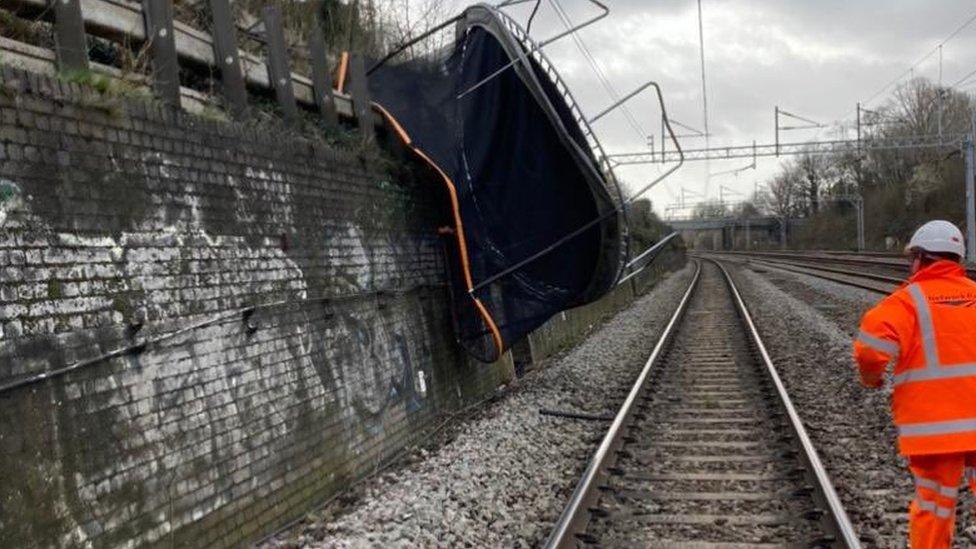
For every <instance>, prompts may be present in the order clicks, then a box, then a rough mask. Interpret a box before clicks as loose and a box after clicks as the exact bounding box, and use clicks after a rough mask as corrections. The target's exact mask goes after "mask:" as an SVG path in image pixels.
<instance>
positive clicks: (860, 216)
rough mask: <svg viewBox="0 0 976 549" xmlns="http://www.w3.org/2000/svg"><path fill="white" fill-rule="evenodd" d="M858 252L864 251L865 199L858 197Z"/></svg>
mask: <svg viewBox="0 0 976 549" xmlns="http://www.w3.org/2000/svg"><path fill="white" fill-rule="evenodd" d="M855 206H856V208H855V209H856V210H857V251H859V252H863V251H864V199H863V198H861V197H860V196H858V197H857V203H856V204H855Z"/></svg>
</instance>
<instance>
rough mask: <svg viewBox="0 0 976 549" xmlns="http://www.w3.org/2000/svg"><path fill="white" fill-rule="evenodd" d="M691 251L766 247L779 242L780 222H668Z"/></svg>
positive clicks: (730, 219)
mask: <svg viewBox="0 0 976 549" xmlns="http://www.w3.org/2000/svg"><path fill="white" fill-rule="evenodd" d="M665 223H667V224H668V225H670V226H671V228H672V229H674V230H675V231H677V232H678V233H680V234H681V236H682V238H684V241H685V242H686V243H688V246H689V247H690V248H694V249H702V250H734V249H740V250H743V249H750V248H761V247H765V248H769V247H773V246H775V245H776V244H778V243H779V242H780V238H781V234H782V227H783V221H782V220H781V219H780V218H778V217H774V216H768V215H763V216H745V217H742V216H725V217H706V218H697V219H669V220H666V221H665Z"/></svg>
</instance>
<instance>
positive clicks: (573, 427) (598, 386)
mask: <svg viewBox="0 0 976 549" xmlns="http://www.w3.org/2000/svg"><path fill="white" fill-rule="evenodd" d="M693 272H694V268H693V267H692V266H691V265H689V266H687V267H686V268H685V269H683V270H681V271H679V272H678V273H675V274H672V275H671V276H669V277H667V278H666V279H664V280H663V281H662V282H661V283H659V284H658V286H657V287H656V288H654V289H653V290H652V291H650V292H649V293H648V294H647V295H645V296H643V297H642V298H640V299H639V300H637V301H636V302H635V303H634V304H633V305H631V306H630V307H629V308H627V309H626V310H624V311H622V312H620V313H618V314H617V315H616V316H614V317H613V318H612V319H610V320H609V321H607V322H606V323H605V324H604V325H602V326H600V327H598V328H597V329H596V330H594V332H593V333H592V334H590V335H589V336H588V337H587V338H586V340H585V341H584V342H583V343H581V344H580V345H579V346H577V347H576V348H574V349H572V350H571V351H569V352H568V353H566V354H564V355H563V356H561V357H556V358H554V359H550V360H548V361H546V362H545V363H543V364H542V365H541V367H540V369H539V370H537V371H535V372H532V373H530V374H529V375H527V376H526V377H525V378H523V379H522V380H520V382H519V384H518V386H517V387H516V388H515V389H514V390H513V391H512V392H511V393H510V394H508V395H507V396H506V397H504V398H502V399H500V400H499V401H497V402H493V403H491V404H489V405H487V406H486V408H485V409H484V410H482V411H480V412H479V413H477V414H476V415H475V417H473V418H471V419H469V420H465V421H464V422H463V423H462V424H461V425H460V426H459V427H457V428H456V436H455V437H454V438H453V440H451V441H450V442H448V443H446V444H444V445H443V446H441V447H439V448H436V449H434V450H433V451H431V452H430V453H429V454H426V453H425V455H424V457H425V459H422V460H419V461H417V462H415V463H413V464H411V465H408V466H405V467H402V468H400V469H398V470H394V471H390V472H387V473H385V474H383V475H380V476H378V477H376V478H373V479H370V480H368V481H366V482H365V483H364V485H363V487H362V488H361V489H360V490H359V492H360V493H361V494H362V496H361V497H359V498H356V500H355V501H353V502H350V503H347V504H341V505H333V506H332V507H330V508H327V509H325V510H322V511H319V512H317V513H315V514H313V515H311V516H310V517H309V519H308V520H307V521H306V522H305V523H303V524H302V525H300V526H299V527H296V528H295V529H293V530H292V531H291V532H288V533H286V534H283V535H281V536H279V537H277V538H276V539H274V540H272V541H270V542H268V546H272V547H274V546H278V547H282V546H289V547H294V546H300V547H372V546H381V547H418V546H423V547H486V546H491V547H532V546H536V545H539V544H540V543H541V542H542V541H543V540H544V539H545V538H546V536H548V534H549V529H550V528H551V527H552V525H553V523H554V522H555V520H556V519H557V518H558V516H559V514H560V512H561V511H562V508H563V506H564V505H565V503H566V501H567V500H568V498H569V496H570V494H571V493H572V490H573V488H574V487H575V484H576V482H577V480H578V477H579V475H580V474H581V473H582V470H583V468H584V467H585V465H586V462H587V460H588V458H589V456H590V454H591V453H592V451H593V450H594V448H595V447H596V444H598V442H599V440H600V438H601V436H602V433H603V432H604V431H605V429H606V427H607V423H606V422H605V421H584V420H574V419H566V418H558V417H551V416H544V415H540V414H539V410H540V409H553V410H565V411H577V412H583V413H588V414H596V415H613V414H614V413H615V412H616V409H617V407H618V406H619V404H620V402H621V401H622V400H623V397H624V394H625V390H626V389H627V388H629V385H630V383H631V382H632V381H633V379H634V377H635V376H636V374H637V372H638V371H639V370H640V368H641V367H642V366H643V364H644V362H645V361H646V359H647V356H648V355H649V354H650V352H651V349H652V348H653V345H654V343H655V342H656V339H657V335H658V334H659V333H660V331H661V330H662V329H663V326H664V324H665V323H666V322H667V320H668V318H669V317H670V315H671V313H672V312H673V310H674V308H675V307H676V306H677V303H678V301H679V300H680V298H681V295H682V294H683V292H684V291H685V289H686V288H687V285H688V284H689V282H690V281H691V275H692V274H693Z"/></svg>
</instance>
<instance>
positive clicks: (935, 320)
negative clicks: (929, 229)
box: [854, 261, 976, 455]
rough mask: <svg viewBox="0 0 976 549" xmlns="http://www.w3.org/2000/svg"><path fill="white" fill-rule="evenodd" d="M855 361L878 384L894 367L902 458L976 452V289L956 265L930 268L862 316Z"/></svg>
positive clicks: (938, 263) (894, 400)
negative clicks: (892, 364) (891, 367)
mask: <svg viewBox="0 0 976 549" xmlns="http://www.w3.org/2000/svg"><path fill="white" fill-rule="evenodd" d="M854 358H855V360H857V363H858V367H859V368H860V371H861V378H862V379H864V380H878V382H879V383H880V379H881V376H882V375H883V374H884V371H885V368H886V367H887V365H888V363H889V362H894V363H895V370H894V394H893V395H892V398H891V407H892V412H893V414H894V419H895V425H896V426H897V427H898V445H899V449H900V451H901V453H902V454H903V455H920V454H945V453H952V452H968V451H974V450H976V282H974V281H972V280H970V279H969V278H967V277H966V271H965V269H964V268H963V267H962V266H961V265H959V264H957V263H954V262H952V261H936V262H935V263H932V264H931V265H929V266H927V267H925V268H924V269H921V270H919V271H918V272H917V273H915V274H914V275H913V276H912V277H911V278H909V280H908V282H907V283H906V284H905V285H903V286H902V287H901V288H899V289H898V290H897V291H896V292H895V293H893V294H891V295H890V296H888V297H886V298H885V299H884V300H882V301H881V303H879V304H878V305H877V306H875V307H874V308H873V309H871V310H870V311H868V312H867V313H865V315H864V319H863V320H862V321H861V331H860V333H859V334H858V337H857V340H855V342H854Z"/></svg>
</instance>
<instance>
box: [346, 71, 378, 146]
mask: <svg viewBox="0 0 976 549" xmlns="http://www.w3.org/2000/svg"><path fill="white" fill-rule="evenodd" d="M366 78H367V77H366V60H365V59H364V58H363V55H362V54H360V53H353V54H350V55H349V82H348V84H347V85H346V88H347V89H348V90H349V95H351V96H352V110H353V113H354V114H355V115H356V123H357V124H358V125H359V132H360V133H361V134H362V136H363V139H364V140H366V141H372V140H373V139H374V137H375V134H374V128H375V126H373V108H372V103H371V102H370V98H369V85H368V82H367V80H366Z"/></svg>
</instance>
